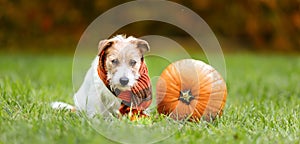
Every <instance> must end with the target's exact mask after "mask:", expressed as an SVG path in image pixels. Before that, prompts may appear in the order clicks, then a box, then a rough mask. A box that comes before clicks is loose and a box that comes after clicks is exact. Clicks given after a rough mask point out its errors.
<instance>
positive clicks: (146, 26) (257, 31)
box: [0, 0, 300, 51]
mask: <svg viewBox="0 0 300 144" xmlns="http://www.w3.org/2000/svg"><path fill="white" fill-rule="evenodd" d="M123 2H126V1H123ZM123 2H120V1H109V0H101V1H97V0H90V1H88V2H87V1H84V0H65V1H55V0H32V1H30V2H29V1H25V0H0V49H5V48H7V47H15V48H16V49H23V48H30V47H33V48H39V47H45V48H52V47H53V46H58V45H60V46H61V45H64V46H65V45H68V44H70V43H71V44H74V45H75V44H76V42H77V41H78V39H79V38H80V35H81V34H82V32H83V30H84V29H85V28H86V27H87V26H88V24H89V23H90V22H92V21H93V20H94V19H95V18H96V17H97V16H99V15H100V14H101V13H103V12H104V11H106V10H108V9H109V8H112V7H114V6H116V5H119V4H121V3H123ZM174 2H177V3H180V4H182V5H185V6H187V7H189V8H190V9H192V10H194V11H195V12H197V13H198V14H199V15H200V16H201V17H202V18H203V19H205V20H206V22H207V23H208V24H209V25H210V27H211V28H212V30H213V31H214V32H215V33H217V34H218V35H220V36H222V37H225V38H227V39H229V40H233V41H239V42H241V43H244V44H247V45H249V48H250V49H252V50H270V51H271V50H280V51H300V1H299V0H285V1H276V0H252V1H238V0H230V1H225V0H221V1H210V0H201V1H200V0H190V1H184V0H174ZM166 12H167V11H166ZM158 25H159V26H158ZM126 31H130V32H132V33H134V32H138V35H143V34H149V33H153V31H154V32H156V33H164V34H168V33H171V34H175V35H177V36H185V35H184V34H183V32H182V31H179V30H176V28H170V26H169V25H162V24H161V23H158V22H148V23H139V24H136V25H133V26H129V27H126V28H125V32H126ZM174 31H175V32H174Z"/></svg>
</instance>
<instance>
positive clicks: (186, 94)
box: [178, 90, 195, 105]
mask: <svg viewBox="0 0 300 144" xmlns="http://www.w3.org/2000/svg"><path fill="white" fill-rule="evenodd" d="M178 99H179V100H181V101H182V102H183V103H185V104H187V105H189V104H190V103H191V101H192V100H193V99H195V97H194V96H193V95H192V92H191V90H182V91H180V96H179V98H178Z"/></svg>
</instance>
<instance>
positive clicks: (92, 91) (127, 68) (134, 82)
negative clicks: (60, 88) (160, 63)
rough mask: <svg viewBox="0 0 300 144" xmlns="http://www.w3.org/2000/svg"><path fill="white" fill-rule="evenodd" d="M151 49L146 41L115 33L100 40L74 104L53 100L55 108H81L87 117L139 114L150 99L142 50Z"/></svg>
mask: <svg viewBox="0 0 300 144" xmlns="http://www.w3.org/2000/svg"><path fill="white" fill-rule="evenodd" d="M149 51H150V47H149V44H148V42H147V41H145V40H142V39H138V38H135V37H133V36H130V37H126V36H125V35H117V36H115V37H113V38H111V39H105V40H101V41H100V42H99V44H98V55H97V56H96V58H95V59H94V61H93V62H92V64H91V67H90V69H89V70H88V71H87V73H86V75H85V78H84V81H83V83H82V85H81V87H80V88H79V90H78V91H77V92H76V93H75V95H74V97H73V98H74V103H75V106H72V105H69V104H66V103H63V102H53V103H52V104H51V105H52V108H54V109H69V110H71V111H84V112H85V113H86V114H87V115H88V116H89V117H93V116H94V115H95V114H101V115H115V114H117V115H120V114H121V115H125V114H128V113H129V112H133V113H135V114H140V115H142V116H145V115H146V114H144V113H143V111H144V110H145V109H147V108H148V107H149V105H150V104H151V102H152V92H151V83H150V78H149V75H148V69H147V66H146V64H145V61H144V54H145V53H146V52H149Z"/></svg>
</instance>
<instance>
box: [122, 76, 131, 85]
mask: <svg viewBox="0 0 300 144" xmlns="http://www.w3.org/2000/svg"><path fill="white" fill-rule="evenodd" d="M128 82H129V79H128V78H127V77H121V78H120V83H121V85H122V86H125V85H127V84H128Z"/></svg>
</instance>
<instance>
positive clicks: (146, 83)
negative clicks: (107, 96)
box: [97, 51, 152, 115]
mask: <svg viewBox="0 0 300 144" xmlns="http://www.w3.org/2000/svg"><path fill="white" fill-rule="evenodd" d="M105 59H106V58H105V52H104V51H102V52H101V53H100V55H99V65H98V68H97V71H98V75H99V77H100V79H101V80H102V81H103V82H104V84H105V85H106V87H107V88H108V89H109V90H110V91H111V92H112V93H113V94H114V95H115V96H116V97H118V98H120V99H121V100H122V103H121V107H120V109H119V111H120V113H121V114H122V115H124V114H127V113H129V110H130V108H132V111H133V113H134V114H137V113H140V115H144V114H143V113H142V111H143V110H145V109H146V108H148V107H149V106H150V104H151V102H152V90H151V83H150V78H149V75H148V68H147V66H146V64H145V62H144V59H143V58H142V61H141V67H140V69H139V74H140V77H139V79H138V80H137V82H136V84H135V85H134V86H133V87H132V88H131V90H127V91H120V90H118V89H117V90H115V91H112V90H111V89H110V86H109V81H108V80H107V72H106V70H105ZM135 111H137V112H136V113H135Z"/></svg>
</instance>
